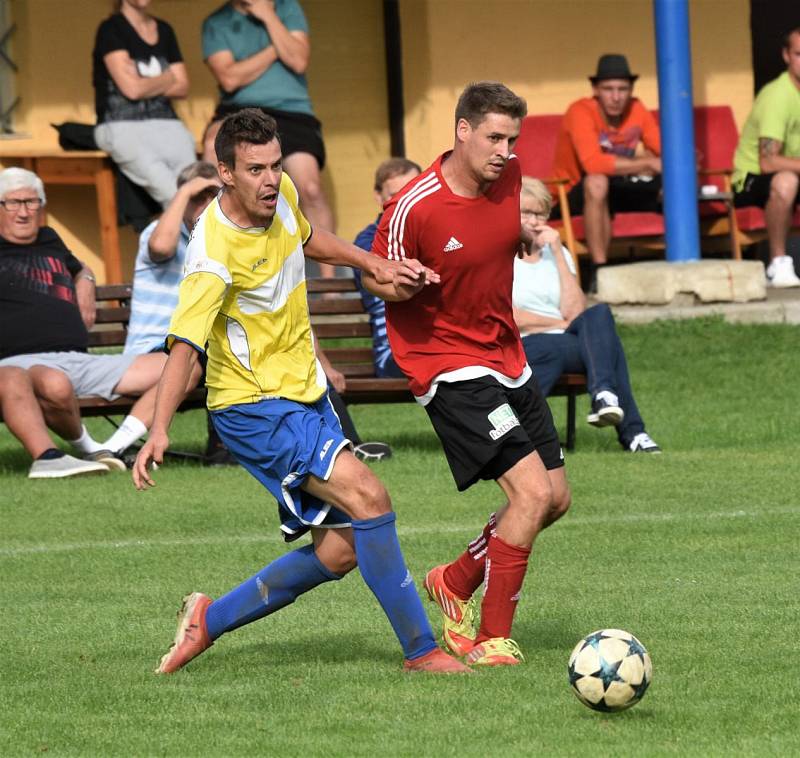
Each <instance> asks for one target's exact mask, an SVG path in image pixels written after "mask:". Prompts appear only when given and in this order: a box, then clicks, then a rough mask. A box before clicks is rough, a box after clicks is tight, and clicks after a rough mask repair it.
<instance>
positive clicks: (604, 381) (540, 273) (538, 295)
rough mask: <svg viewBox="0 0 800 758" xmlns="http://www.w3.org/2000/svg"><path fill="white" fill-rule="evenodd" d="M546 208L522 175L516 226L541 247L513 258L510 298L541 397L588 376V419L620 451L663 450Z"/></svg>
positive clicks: (533, 182) (545, 199) (547, 202)
mask: <svg viewBox="0 0 800 758" xmlns="http://www.w3.org/2000/svg"><path fill="white" fill-rule="evenodd" d="M551 203H552V199H551V196H550V192H549V190H548V189H547V187H545V185H544V184H543V183H542V182H540V181H539V180H538V179H531V178H530V177H524V178H523V180H522V193H521V195H520V216H521V221H522V225H523V226H524V227H526V228H527V229H528V230H529V231H530V232H531V233H534V234H535V235H536V238H537V240H538V245H531V246H530V247H526V249H524V251H523V252H521V253H520V255H519V257H518V258H517V259H516V260H515V261H514V289H513V295H512V297H513V304H514V320H515V321H516V322H517V326H518V327H519V330H520V334H521V335H522V346H523V348H524V349H525V355H526V357H527V359H528V363H529V364H530V366H531V368H532V369H533V373H534V375H535V376H536V380H537V381H538V382H539V386H540V387H541V390H542V394H544V395H545V396H547V395H549V393H550V390H551V389H552V388H553V385H554V384H555V383H556V381H557V379H558V377H559V376H560V375H561V374H563V373H565V372H566V373H581V374H584V373H585V374H586V381H587V387H588V389H589V394H590V395H591V398H592V412H591V413H590V414H589V416H588V418H587V421H588V422H589V423H590V424H592V425H593V426H598V427H602V426H612V425H613V426H615V427H616V431H617V437H618V439H619V442H620V444H621V445H622V447H623V448H624V449H625V450H630V451H631V452H634V453H637V452H642V453H660V452H661V450H660V448H659V447H658V445H656V443H655V442H653V440H652V439H651V438H650V436H649V435H648V434H647V432H646V431H645V426H644V421H642V417H641V416H640V415H639V409H638V408H637V407H636V401H635V400H634V399H633V391H632V389H631V383H630V378H629V376H628V364H627V362H626V360H625V350H624V349H623V347H622V342H621V341H620V339H619V335H618V334H617V330H616V326H615V325H614V317H613V316H612V315H611V310H610V308H609V307H608V306H607V305H606V304H605V303H601V304H599V305H594V306H592V307H591V308H586V298H585V297H584V294H583V292H582V291H581V288H580V286H579V285H578V281H577V278H576V276H575V264H574V263H573V260H572V256H571V255H570V253H569V251H568V250H567V249H566V248H565V247H564V246H563V245H562V244H561V238H560V237H559V235H558V232H557V231H555V230H554V229H552V228H550V227H549V226H547V225H546V224H547V219H548V218H549V216H550V210H551Z"/></svg>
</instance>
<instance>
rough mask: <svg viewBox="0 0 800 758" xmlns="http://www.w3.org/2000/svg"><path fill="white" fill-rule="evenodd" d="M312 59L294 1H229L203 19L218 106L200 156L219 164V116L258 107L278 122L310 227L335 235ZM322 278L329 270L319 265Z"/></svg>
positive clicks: (288, 170) (285, 162)
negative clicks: (310, 76) (311, 84)
mask: <svg viewBox="0 0 800 758" xmlns="http://www.w3.org/2000/svg"><path fill="white" fill-rule="evenodd" d="M310 56H311V43H310V41H309V36H308V22H307V21H306V17H305V14H304V13H303V9H302V8H301V7H300V4H299V3H298V2H297V0H230V2H227V3H225V5H223V6H222V7H220V8H218V9H217V10H216V11H214V13H212V14H211V15H210V16H208V18H206V19H205V21H204V22H203V59H204V60H205V62H206V64H207V65H208V67H209V69H211V73H212V74H213V75H214V78H215V79H216V80H217V83H218V84H219V93H220V101H219V105H218V106H217V109H216V111H215V113H214V115H213V117H212V119H211V123H210V124H209V126H208V128H207V129H206V133H205V135H204V137H203V159H204V160H208V161H211V162H215V161H216V154H215V151H214V140H215V138H216V136H217V132H218V131H219V127H220V124H221V123H222V119H224V118H225V116H227V115H229V114H231V113H235V112H236V111H239V110H241V109H242V108H259V109H261V110H262V111H263V112H264V113H266V114H268V115H270V116H272V117H273V118H274V119H275V120H276V121H277V122H278V132H279V135H280V140H281V148H282V150H283V166H284V169H285V170H286V173H287V174H289V176H290V177H291V178H292V181H293V182H294V183H295V186H296V187H297V191H298V193H299V195H300V205H301V207H302V209H303V212H304V213H305V215H306V217H307V218H308V220H309V221H310V222H311V224H312V226H314V227H316V228H321V229H325V230H326V231H329V232H334V231H335V225H334V219H333V212H332V211H331V208H330V205H329V203H328V199H327V197H326V195H325V191H324V190H323V188H322V181H321V178H320V172H321V171H322V169H323V168H324V167H325V144H324V142H323V140H322V124H321V123H320V122H319V120H318V119H317V118H316V116H315V115H314V111H313V108H312V105H311V99H310V97H309V95H308V83H307V81H306V76H305V72H306V69H307V68H308V62H309V59H310ZM319 267H320V272H321V273H322V275H323V276H332V275H333V272H334V267H333V266H329V265H328V264H319Z"/></svg>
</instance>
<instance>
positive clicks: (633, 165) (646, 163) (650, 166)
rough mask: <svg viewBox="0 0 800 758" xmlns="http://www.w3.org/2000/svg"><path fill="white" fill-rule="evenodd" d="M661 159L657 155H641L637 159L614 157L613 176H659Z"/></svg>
mask: <svg viewBox="0 0 800 758" xmlns="http://www.w3.org/2000/svg"><path fill="white" fill-rule="evenodd" d="M660 173H661V158H659V157H658V156H657V155H643V156H641V157H639V158H626V157H624V156H622V155H617V156H615V157H614V175H615V176H634V175H636V174H649V175H651V176H652V175H654V174H660Z"/></svg>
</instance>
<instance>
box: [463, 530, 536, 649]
mask: <svg viewBox="0 0 800 758" xmlns="http://www.w3.org/2000/svg"><path fill="white" fill-rule="evenodd" d="M530 554H531V549H530V548H529V547H517V546H516V545H509V544H508V543H507V542H503V540H501V539H500V538H499V537H498V536H497V535H494V536H493V537H492V538H491V539H490V540H489V547H488V550H487V552H486V585H485V587H484V589H483V602H482V603H481V628H480V630H479V631H478V636H477V638H476V640H475V642H476V643H477V642H483V641H484V640H488V639H490V638H492V637H510V636H511V623H512V622H513V621H514V611H516V610H517V603H518V602H519V593H520V590H521V589H522V582H523V580H524V579H525V571H526V570H527V568H528V558H529V557H530Z"/></svg>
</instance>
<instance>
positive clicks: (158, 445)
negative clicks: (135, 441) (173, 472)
mask: <svg viewBox="0 0 800 758" xmlns="http://www.w3.org/2000/svg"><path fill="white" fill-rule="evenodd" d="M167 447H169V437H167V435H166V434H163V433H159V432H152V431H151V432H150V437H149V439H148V440H147V442H145V443H144V445H143V446H142V449H141V450H140V451H139V454H138V455H137V456H136V461H135V462H134V464H133V472H132V476H133V484H134V486H135V487H136V489H137V490H144V489H147V488H148V487H155V486H156V483H155V482H154V481H153V479H152V477H151V476H150V470H151V466H152V464H154V463H155V464H156V465H160V464H161V463H162V462H163V461H164V453H165V452H166V450H167Z"/></svg>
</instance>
